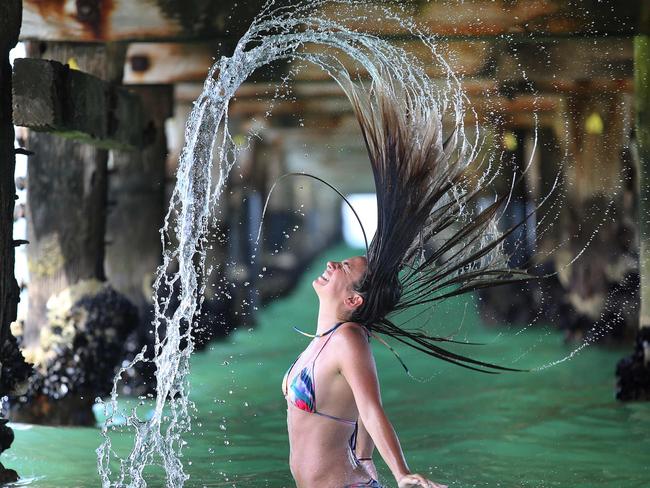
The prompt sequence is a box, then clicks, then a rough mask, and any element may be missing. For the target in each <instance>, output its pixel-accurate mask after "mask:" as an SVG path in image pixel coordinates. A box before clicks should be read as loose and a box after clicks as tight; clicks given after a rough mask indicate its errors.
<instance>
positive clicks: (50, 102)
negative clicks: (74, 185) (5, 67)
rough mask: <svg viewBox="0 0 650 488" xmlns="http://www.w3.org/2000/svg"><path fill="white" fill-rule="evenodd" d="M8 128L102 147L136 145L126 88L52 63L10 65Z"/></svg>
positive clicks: (133, 100)
mask: <svg viewBox="0 0 650 488" xmlns="http://www.w3.org/2000/svg"><path fill="white" fill-rule="evenodd" d="M13 94H14V98H13V113H14V124H16V125H19V126H24V127H29V128H31V129H34V130H37V131H44V132H52V133H55V134H58V135H61V136H64V137H68V138H72V139H77V140H80V141H84V142H87V143H90V144H93V145H95V146H98V147H103V148H135V147H138V146H139V145H140V144H141V141H142V123H141V119H142V109H141V106H140V101H139V98H138V97H137V96H136V95H133V94H131V93H129V91H128V90H126V89H124V88H120V87H117V86H114V85H112V84H110V83H107V82H105V81H103V80H100V79H99V78H96V77H94V76H91V75H89V74H86V73H83V72H81V71H77V70H73V69H70V68H69V66H67V65H63V64H61V63H58V62H56V61H48V60H42V59H31V58H24V59H17V60H16V62H15V63H14V86H13Z"/></svg>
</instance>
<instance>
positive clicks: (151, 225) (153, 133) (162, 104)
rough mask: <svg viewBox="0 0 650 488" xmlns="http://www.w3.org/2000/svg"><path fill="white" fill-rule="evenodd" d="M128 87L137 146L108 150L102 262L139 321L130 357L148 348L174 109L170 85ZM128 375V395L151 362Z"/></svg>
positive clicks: (144, 385)
mask: <svg viewBox="0 0 650 488" xmlns="http://www.w3.org/2000/svg"><path fill="white" fill-rule="evenodd" d="M128 88H129V91H130V92H132V93H134V94H136V95H138V96H139V98H140V101H141V102H142V111H143V116H144V120H143V127H144V132H143V140H142V146H141V147H138V148H136V149H131V150H126V149H124V150H113V151H111V155H110V161H109V177H108V214H107V221H106V259H105V261H104V263H105V267H106V278H107V280H108V282H109V283H110V284H111V286H112V287H113V288H115V290H117V291H118V292H119V293H121V294H122V295H124V296H125V297H126V298H128V299H129V301H131V303H133V304H134V305H135V306H136V307H137V309H138V317H139V321H138V323H139V325H138V326H137V327H136V328H135V329H134V330H133V331H131V332H130V334H129V336H128V338H127V340H126V357H125V359H128V360H131V359H133V357H135V355H136V354H137V353H138V352H140V350H141V349H142V346H143V345H145V344H146V345H147V349H148V351H153V335H152V334H150V333H149V330H150V329H151V320H152V317H153V301H152V295H153V288H152V285H153V281H154V279H155V273H156V270H157V268H158V266H159V265H160V264H161V260H162V258H161V257H162V246H161V242H160V232H159V230H160V228H161V227H162V224H163V220H164V217H165V209H166V205H167V198H166V196H165V163H166V158H167V138H166V136H165V120H166V119H167V118H169V117H171V116H172V114H173V109H174V99H173V86H172V85H142V86H129V87H128ZM129 374H130V375H131V377H130V379H129V381H128V384H127V385H126V386H125V391H126V392H127V393H129V394H138V395H140V394H145V393H146V392H147V391H149V389H151V388H152V387H153V386H154V382H153V381H150V379H151V378H152V377H153V369H152V367H151V364H150V363H140V364H138V366H137V367H136V368H135V370H134V371H129Z"/></svg>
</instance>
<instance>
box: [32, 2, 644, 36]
mask: <svg viewBox="0 0 650 488" xmlns="http://www.w3.org/2000/svg"><path fill="white" fill-rule="evenodd" d="M377 3H380V2H377ZM639 3H641V2H617V1H616V0H606V1H597V0H545V1H539V0H519V1H515V2H513V1H510V0H499V1H492V0H473V1H464V2H455V1H454V2H450V1H449V0H437V1H431V2H413V3H411V4H410V5H409V4H407V6H405V7H402V8H401V9H400V8H397V7H395V13H396V14H398V15H400V14H401V12H403V11H406V13H407V14H410V15H412V16H414V17H415V18H417V19H418V22H419V25H420V26H421V28H422V29H423V30H424V31H425V32H429V33H432V34H436V35H439V36H450V37H453V36H498V35H505V34H508V35H529V34H537V35H555V36H568V35H576V34H578V35H587V36H590V35H631V34H632V33H634V31H635V27H636V25H635V19H636V18H637V16H638V15H637V14H638V11H639ZM263 4H264V1H263V0H254V1H248V2H236V1H234V0H227V1H220V2H213V1H207V0H206V1H201V2H187V1H184V0H155V1H150V0H112V1H111V2H74V3H73V2H63V1H62V0H25V7H24V8H25V10H24V24H23V29H22V33H21V38H22V39H43V40H59V41H61V40H67V41H74V40H76V41H109V40H161V41H162V40H167V41H172V40H182V39H185V40H187V39H193V40H196V39H219V38H231V39H232V38H234V39H238V38H239V37H240V36H241V34H243V32H244V31H245V30H246V28H248V26H249V24H250V22H251V21H252V19H253V17H254V16H255V14H256V13H257V12H259V11H260V9H261V7H262V5H263ZM339 12H340V5H338V4H333V5H326V6H325V7H324V8H323V9H322V11H321V14H322V15H327V16H330V17H334V18H335V17H336V16H337V14H339ZM346 17H350V18H353V19H358V20H354V21H352V22H350V23H349V24H348V25H349V27H351V28H363V29H364V30H370V31H371V32H374V33H376V34H380V35H393V36H401V35H404V34H405V29H404V27H402V26H401V25H399V24H398V23H397V22H392V21H390V20H389V19H387V16H386V15H384V14H383V12H381V11H380V10H378V9H373V8H372V7H371V6H370V7H369V6H368V5H363V6H359V7H356V8H355V7H354V6H349V7H347V8H346Z"/></svg>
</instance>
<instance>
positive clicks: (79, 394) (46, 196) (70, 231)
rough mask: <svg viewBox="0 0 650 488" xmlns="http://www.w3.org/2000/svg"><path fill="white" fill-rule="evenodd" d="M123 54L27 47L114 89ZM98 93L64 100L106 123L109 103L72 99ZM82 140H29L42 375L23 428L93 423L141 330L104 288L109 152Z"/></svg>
mask: <svg viewBox="0 0 650 488" xmlns="http://www.w3.org/2000/svg"><path fill="white" fill-rule="evenodd" d="M124 50H125V49H124V47H119V48H117V49H114V48H113V47H112V46H109V45H102V44H97V45H92V46H88V45H71V44H51V43H37V44H31V45H30V46H29V47H28V53H29V54H30V55H31V57H41V58H44V59H51V60H53V61H59V62H63V63H67V64H68V65H69V66H70V68H71V69H73V68H78V69H80V70H81V71H83V72H85V73H88V74H90V75H93V76H96V77H98V78H101V79H103V80H105V81H107V82H113V83H115V82H119V81H120V80H121V77H122V68H123V65H124ZM94 86H100V88H101V89H103V88H102V87H103V86H104V85H103V84H101V85H94ZM35 90H36V89H35ZM95 92H96V90H95V89H94V88H93V86H91V85H90V84H88V85H75V89H74V90H71V91H70V92H69V93H68V94H67V95H66V96H65V99H64V100H61V103H63V104H68V105H72V106H76V107H77V109H78V111H79V112H78V114H75V115H77V116H78V117H77V118H78V119H79V120H93V119H94V120H100V121H105V120H107V119H108V116H107V113H106V110H107V108H106V106H105V105H102V104H93V103H86V104H77V105H74V104H72V103H70V102H71V101H72V99H73V98H75V97H76V99H77V100H82V101H88V100H93V99H94V98H93V95H94V94H95ZM34 95H36V94H34ZM18 108H20V107H18ZM113 115H114V117H116V118H119V116H120V115H121V114H119V113H118V114H113ZM120 122H122V120H119V119H118V120H109V121H108V122H106V123H107V124H119V123H120ZM129 122H132V121H129ZM35 127H38V124H35ZM64 136H65V137H64ZM76 136H77V134H74V133H70V134H63V135H58V134H57V135H55V134H50V133H47V132H37V131H36V130H30V133H29V137H28V145H27V147H28V149H29V150H30V151H32V152H33V153H34V154H33V155H32V156H31V157H30V159H29V165H28V169H27V179H28V191H27V220H28V239H29V240H30V244H29V247H28V249H27V258H28V266H29V272H30V283H29V285H28V293H29V309H28V313H27V318H26V321H25V325H24V329H23V347H24V351H25V354H26V356H27V357H28V359H30V360H32V362H34V364H35V368H36V374H35V375H34V376H33V377H32V380H31V382H30V389H29V391H28V392H27V394H25V395H22V396H20V397H18V398H14V399H12V400H13V404H12V415H13V418H14V419H16V420H19V421H24V422H30V423H44V424H54V425H61V424H74V425H79V424H87V425H92V424H94V422H95V419H94V416H93V414H92V409H91V407H92V404H93V402H94V399H95V397H97V396H99V395H103V394H106V393H107V392H108V391H110V386H111V380H112V377H113V375H114V372H115V366H116V365H118V364H120V362H121V360H122V357H123V354H124V351H123V349H124V341H125V337H126V336H127V334H128V333H129V332H130V331H131V330H132V329H133V328H134V327H135V326H136V325H137V313H136V310H135V308H134V307H133V305H132V304H131V303H130V302H128V300H126V298H124V297H123V296H122V295H120V294H119V293H117V292H116V291H115V290H114V289H113V288H111V287H110V286H109V285H108V284H107V283H106V282H105V273H104V257H105V256H104V255H105V229H106V205H107V201H106V200H107V195H106V194H107V179H108V175H107V161H108V151H107V150H106V149H100V148H99V147H97V146H93V145H90V144H87V143H85V142H79V141H76V140H74V137H76Z"/></svg>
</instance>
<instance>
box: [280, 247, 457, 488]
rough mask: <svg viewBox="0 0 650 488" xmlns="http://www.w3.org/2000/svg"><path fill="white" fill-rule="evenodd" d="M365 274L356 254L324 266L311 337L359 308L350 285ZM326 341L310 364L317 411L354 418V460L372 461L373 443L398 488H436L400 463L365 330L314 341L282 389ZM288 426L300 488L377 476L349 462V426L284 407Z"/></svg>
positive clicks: (350, 328)
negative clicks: (364, 459)
mask: <svg viewBox="0 0 650 488" xmlns="http://www.w3.org/2000/svg"><path fill="white" fill-rule="evenodd" d="M365 271H366V259H365V258H364V257H362V256H356V257H352V258H349V259H345V260H343V261H341V262H335V261H330V262H328V263H327V267H326V269H325V271H324V272H323V274H322V275H321V276H319V277H317V278H316V279H315V280H314V281H313V282H312V286H313V288H314V291H315V292H316V294H317V295H318V298H319V302H320V306H319V313H318V326H317V331H316V332H317V334H322V333H324V332H326V331H328V330H329V329H330V328H331V327H333V326H334V325H335V324H336V323H338V322H345V321H346V319H347V317H349V316H350V314H351V313H352V312H353V311H354V309H355V308H356V307H358V306H361V305H362V304H363V298H362V297H361V296H360V295H359V294H358V293H356V292H355V291H354V284H355V283H357V282H358V281H359V280H360V279H361V278H362V277H363V276H364V273H365ZM328 339H329V342H328V343H327V347H325V348H324V349H322V352H321V353H320V354H319V355H318V359H317V361H316V363H315V367H314V373H313V374H314V377H313V379H314V389H315V391H316V395H315V403H316V410H318V411H319V412H321V413H325V414H327V415H332V416H335V417H339V418H343V419H349V420H357V419H358V422H359V432H358V435H357V449H356V452H355V454H356V456H357V457H358V458H369V457H371V456H372V452H373V450H374V445H375V442H373V438H374V440H375V441H376V444H377V447H378V450H379V451H380V454H381V455H382V457H383V458H384V460H385V461H386V463H387V465H388V466H389V468H390V469H391V471H392V473H393V475H394V476H395V479H396V481H397V482H398V485H399V487H400V488H405V487H409V486H425V487H433V488H437V487H443V486H444V485H438V484H435V483H433V482H431V481H429V480H426V479H425V478H423V477H421V476H419V475H416V474H412V473H410V471H409V469H408V467H407V466H406V462H405V461H404V457H403V454H402V451H401V448H400V445H399V441H398V440H397V437H396V436H395V433H394V431H393V428H392V426H391V424H390V422H389V421H388V419H387V418H386V415H385V413H384V411H383V408H382V407H381V398H380V393H379V384H378V381H377V371H376V367H375V361H374V358H373V355H372V351H371V348H370V345H369V343H368V339H367V332H366V329H365V328H363V327H362V326H360V325H359V324H355V323H352V322H346V323H344V324H343V325H341V326H340V327H339V328H338V329H337V330H336V331H335V332H334V333H332V334H331V335H327V336H324V337H316V338H314V339H313V340H312V342H311V343H310V344H309V345H308V346H307V348H306V349H305V350H304V351H303V353H302V355H301V356H300V357H299V358H298V360H297V362H296V364H295V365H294V366H293V367H292V368H291V371H290V372H289V377H287V376H285V378H284V380H283V385H282V391H283V392H284V391H286V387H287V383H288V384H290V383H291V381H292V380H293V378H294V377H295V376H296V375H297V374H299V372H300V371H301V370H302V369H303V368H304V367H305V366H311V364H312V362H313V361H314V358H315V357H316V355H317V354H318V353H319V351H320V350H321V348H322V347H323V346H324V344H325V341H328ZM359 407H360V408H359ZM287 428H288V432H289V444H290V459H289V463H290V468H291V473H292V475H293V477H294V479H295V481H296V484H297V486H298V487H299V488H315V487H318V488H320V487H332V488H342V487H344V486H345V485H348V484H351V483H359V482H366V481H368V480H369V479H370V478H376V470H375V467H374V464H373V463H372V462H371V461H370V462H365V461H364V462H362V463H361V466H358V467H356V468H355V467H354V466H353V465H352V463H351V462H350V459H349V453H348V441H349V439H350V436H351V435H352V432H353V431H354V426H353V425H349V424H346V423H344V422H339V421H335V420H332V419H329V418H325V417H322V416H320V415H316V414H313V413H309V412H305V411H303V410H300V409H299V408H297V407H296V406H294V405H293V404H292V403H290V402H287ZM369 431H370V432H371V433H372V437H371V434H370V433H369Z"/></svg>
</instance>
